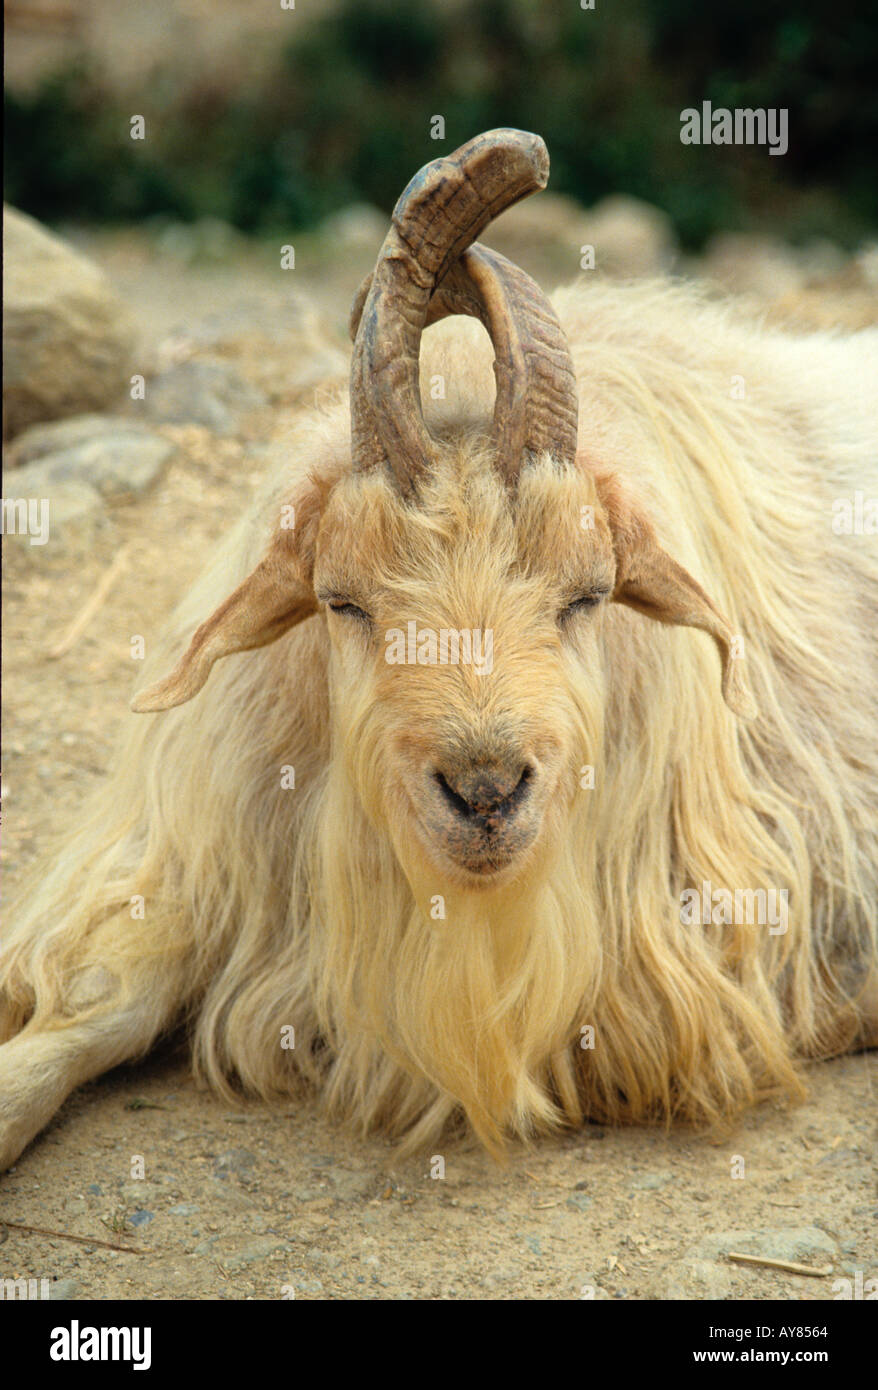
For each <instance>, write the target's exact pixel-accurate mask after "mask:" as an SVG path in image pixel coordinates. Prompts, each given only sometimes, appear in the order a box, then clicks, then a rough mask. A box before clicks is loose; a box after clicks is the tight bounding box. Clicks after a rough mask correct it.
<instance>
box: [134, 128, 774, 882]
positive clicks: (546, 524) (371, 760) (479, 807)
mask: <svg viewBox="0 0 878 1390" xmlns="http://www.w3.org/2000/svg"><path fill="white" fill-rule="evenodd" d="M547 176H548V157H547V155H546V150H545V146H544V145H543V143H542V141H541V140H539V139H538V138H537V137H536V136H533V135H527V134H523V133H522V132H520V131H492V132H489V133H488V134H486V135H483V136H478V137H477V138H476V139H475V140H472V141H470V142H469V143H468V144H467V145H464V146H463V147H462V148H461V149H460V150H458V151H457V152H456V153H455V154H454V155H452V156H451V157H450V158H448V159H441V160H437V161H436V162H435V163H434V164H432V165H429V166H427V168H426V169H424V170H422V171H421V173H420V174H419V175H417V176H416V177H415V179H413V180H412V182H411V184H410V185H409V187H408V188H407V189H406V191H405V192H404V193H403V195H402V198H401V199H400V201H399V203H398V204H397V206H396V209H395V211H394V218H393V225H392V226H391V229H390V231H389V232H388V235H387V238H386V240H385V243H384V245H383V247H382V248H381V254H380V255H379V258H378V264H377V266H376V269H375V272H374V274H373V275H372V276H370V277H369V278H368V280H367V281H366V283H365V284H364V286H363V288H362V289H361V291H360V294H359V295H358V297H357V300H356V302H355V305H354V311H353V315H352V321H351V327H352V331H353V332H354V335H355V345H354V354H353V359H352V366H351V447H350V457H349V459H348V460H346V462H345V464H344V466H342V467H337V468H336V470H335V472H334V473H333V474H332V476H330V471H329V470H327V471H326V473H325V474H324V476H323V478H322V481H321V480H320V479H318V478H316V477H315V478H313V479H312V481H311V482H310V483H309V485H308V487H307V488H306V489H305V491H304V492H303V494H302V495H301V496H300V497H299V498H297V499H295V515H296V525H295V527H294V528H293V529H292V530H286V531H285V530H280V531H278V532H277V533H276V534H275V537H274V539H273V541H272V543H271V546H270V548H269V550H268V553H267V554H266V556H265V558H264V559H263V561H262V562H261V564H259V565H258V566H257V568H256V569H255V570H254V571H253V573H252V574H251V575H250V577H249V578H248V579H247V580H245V581H244V583H243V584H242V585H240V586H239V588H238V589H236V590H235V592H234V593H233V594H232V595H231V596H230V597H229V598H228V599H227V600H226V602H225V603H224V604H222V605H221V607H220V608H219V609H217V611H216V613H215V614H214V615H213V617H212V618H209V619H208V621H207V622H206V623H204V624H203V625H202V626H201V627H200V628H199V629H198V631H197V632H196V634H195V636H194V638H193V640H192V644H191V646H190V648H189V651H188V652H187V653H186V655H185V656H184V658H183V660H182V661H181V663H180V665H179V666H178V667H177V669H176V670H175V671H174V672H172V674H171V675H170V676H169V677H167V678H166V679H165V680H164V681H161V682H160V683H159V684H158V685H157V686H155V687H153V688H152V689H150V690H148V691H146V692H144V693H143V694H142V695H140V696H139V697H138V698H137V700H136V701H135V704H134V707H135V709H139V710H158V709H166V708H168V707H170V706H171V705H174V704H180V703H182V702H183V701H184V700H188V699H190V698H191V696H192V695H194V694H195V693H196V692H197V691H198V690H199V689H200V688H201V686H202V685H203V684H204V682H205V680H206V679H207V676H208V674H209V672H210V668H211V666H212V665H213V663H214V661H216V660H217V659H218V658H219V657H221V656H225V655H228V654H230V653H232V652H240V651H246V650H248V649H250V648H253V647H259V646H264V645H265V644H266V643H268V642H272V641H274V640H275V639H276V638H278V637H280V636H281V635H282V634H283V633H284V632H286V631H287V629H288V628H290V627H292V626H293V625H294V624H295V623H298V622H300V621H301V620H302V619H303V618H307V617H309V616H311V615H313V614H315V613H317V612H318V611H319V610H320V609H321V607H324V608H325V609H326V621H327V623H328V625H329V631H330V635H331V640H332V647H333V660H332V670H331V683H332V690H331V696H332V699H331V705H332V719H333V721H334V725H335V730H336V746H335V750H334V769H333V770H337V765H341V764H343V766H344V770H345V775H346V776H347V778H348V780H349V782H352V783H353V785H354V786H355V788H356V790H357V792H358V794H359V799H360V801H361V803H362V806H363V808H364V809H365V811H366V814H367V815H368V816H369V817H370V819H371V820H372V821H373V823H375V824H378V825H382V826H384V827H385V828H386V829H387V831H388V833H389V835H390V838H391V841H392V843H393V847H394V849H395V851H396V854H397V857H398V859H399V860H400V862H401V863H402V865H403V868H404V869H405V872H406V875H407V877H408V879H409V882H410V884H411V885H412V886H413V887H414V886H415V884H416V881H419V882H420V883H421V885H422V888H423V889H425V890H426V889H427V888H428V886H429V881H431V880H432V881H435V876H436V874H437V873H439V874H441V875H444V877H445V879H446V880H447V881H448V882H453V883H454V884H455V885H456V886H457V887H458V888H463V889H470V888H472V889H480V890H482V891H484V890H485V888H486V887H495V888H500V887H505V886H508V885H509V884H513V885H516V886H517V884H518V882H519V880H521V879H523V878H525V877H526V876H527V875H530V876H531V877H533V876H534V875H535V874H536V873H537V864H538V862H539V863H540V864H541V865H542V867H543V870H544V871H545V867H546V865H547V864H548V854H549V850H548V847H549V846H552V845H554V846H555V847H559V846H560V845H561V844H562V843H563V841H564V838H565V837H564V834H563V831H564V821H565V817H566V816H569V814H570V808H571V802H572V799H573V797H574V796H575V795H576V792H577V791H578V789H579V780H578V776H577V770H578V769H579V768H580V767H581V766H582V765H583V764H586V765H589V764H595V763H596V762H597V761H598V752H599V746H600V740H601V727H602V721H601V708H602V689H601V679H602V678H601V664H600V659H599V638H600V630H601V627H602V625H603V624H604V622H605V619H604V618H603V616H602V611H601V610H602V608H603V607H604V606H605V603H606V600H608V599H609V598H612V599H613V600H614V601H616V602H620V603H626V604H628V605H629V606H631V607H633V608H635V609H637V610H638V611H639V612H642V613H645V614H647V615H649V616H650V617H653V618H657V619H659V621H661V622H664V623H680V624H686V625H689V626H694V627H700V628H702V629H703V630H705V631H707V632H709V633H710V634H711V636H712V637H713V638H714V640H715V641H716V643H717V645H718V646H719V648H720V651H721V653H722V657H723V663H724V675H723V692H724V694H725V696H726V699H727V701H728V703H729V704H730V705H731V706H732V708H733V709H736V710H737V711H738V712H740V713H748V712H751V711H750V709H749V696H748V694H747V691H746V688H745V686H744V683H743V674H742V662H741V661H740V659H734V658H737V657H738V651H737V649H736V648H737V644H736V643H734V641H733V636H732V633H731V630H730V628H729V625H728V623H727V621H726V620H725V619H724V618H723V616H722V614H720V613H719V612H718V610H717V609H716V607H715V606H714V604H713V603H712V602H711V600H710V599H709V598H708V596H707V595H706V594H705V593H704V591H703V590H702V589H701V588H700V586H699V585H698V584H697V583H696V581H695V580H694V579H693V578H692V577H691V576H690V575H689V574H687V572H686V571H685V570H684V569H682V568H681V566H679V565H678V564H677V563H676V562H675V561H674V560H673V559H671V557H670V556H669V555H668V554H667V553H666V552H665V551H664V550H663V549H662V548H661V546H660V545H659V544H658V543H657V541H656V539H655V536H654V534H653V531H652V528H651V527H650V525H649V523H648V521H647V520H646V518H644V517H643V516H641V515H639V514H638V513H637V512H636V510H635V509H633V508H632V507H631V505H630V503H629V502H628V501H626V499H625V498H624V497H623V496H621V495H620V494H619V492H618V490H617V488H616V486H615V484H614V481H613V478H612V476H611V475H607V474H604V473H599V472H598V471H596V470H595V469H594V468H593V466H591V465H590V464H589V463H587V462H586V461H585V460H583V459H582V458H580V457H579V456H578V455H577V413H578V406H577V388H576V381H575V377H574V372H573V365H572V361H571V358H570V353H569V349H568V346H567V343H566V340H565V338H564V334H563V331H562V329H561V326H560V324H559V323H558V320H557V318H556V317H555V314H554V312H553V310H552V308H551V306H550V305H549V303H548V302H547V301H546V300H545V299H544V297H543V296H542V294H541V292H540V291H539V289H538V288H537V286H536V285H535V284H534V283H533V281H532V280H530V279H529V278H528V277H527V276H526V275H524V274H523V272H522V271H520V270H519V269H518V268H517V267H515V266H513V265H511V264H510V263H509V262H508V261H506V260H504V258H503V257H502V256H498V255H497V254H496V253H494V252H492V251H489V250H488V249H487V248H485V247H481V246H479V245H478V243H477V242H473V238H474V237H475V236H477V235H478V233H479V232H480V231H481V230H482V228H483V227H484V226H485V225H486V224H487V222H488V221H489V220H490V218H491V217H492V216H496V215H497V213H498V212H500V211H502V210H503V208H504V207H507V206H509V205H510V204H511V203H513V202H515V201H517V200H518V199H519V198H521V197H524V196H526V195H527V194H528V193H531V192H533V191H535V190H536V189H537V188H540V187H542V186H543V185H544V184H545V182H546V178H547ZM452 314H471V315H474V316H475V317H477V318H479V319H480V320H481V321H482V323H483V324H484V326H485V327H486V328H487V329H488V332H489V335H490V337H491V341H492V343H493V346H494V352H495V365H494V370H495V376H496V382H497V390H496V400H495V405H494V415H493V422H492V424H491V429H490V433H489V434H485V433H484V432H482V433H479V432H477V430H476V427H475V426H472V427H470V429H469V430H466V429H464V428H463V427H457V428H456V429H452V430H451V431H450V432H449V433H446V435H444V436H441V437H436V436H434V435H433V434H431V433H430V431H429V430H428V428H427V426H426V423H425V421H424V417H423V414H422V411H421V402H420V396H419V389H418V356H419V349H420V339H421V333H422V330H423V328H424V327H425V325H427V324H429V323H432V322H435V321H436V320H437V319H440V318H443V317H445V316H446V315H452ZM553 831H554V832H555V833H554V834H553V833H552V832H553ZM541 851H542V853H541ZM425 864H426V865H427V866H428V867H427V868H426V869H425V868H424V865H425Z"/></svg>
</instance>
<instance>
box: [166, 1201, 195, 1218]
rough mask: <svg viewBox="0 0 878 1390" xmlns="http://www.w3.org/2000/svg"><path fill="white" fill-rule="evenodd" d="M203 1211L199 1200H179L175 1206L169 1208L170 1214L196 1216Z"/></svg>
mask: <svg viewBox="0 0 878 1390" xmlns="http://www.w3.org/2000/svg"><path fill="white" fill-rule="evenodd" d="M199 1211H201V1207H200V1206H199V1205H198V1203H197V1202H178V1203H177V1205H176V1206H175V1207H169V1208H168V1216H194V1215H195V1213H196V1212H199Z"/></svg>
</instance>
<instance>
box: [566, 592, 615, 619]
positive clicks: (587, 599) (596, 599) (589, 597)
mask: <svg viewBox="0 0 878 1390" xmlns="http://www.w3.org/2000/svg"><path fill="white" fill-rule="evenodd" d="M609 592H610V591H609V589H592V590H591V591H590V592H589V593H587V594H580V595H579V597H578V598H575V599H573V600H572V601H571V602H570V603H567V604H565V605H564V607H563V608H562V609H560V611H559V613H558V621H559V623H563V622H566V621H567V620H568V618H573V617H575V616H576V614H577V613H582V612H585V610H586V609H589V608H597V606H598V604H599V603H600V602H601V600H602V599H605V598H607V597H608V595H609Z"/></svg>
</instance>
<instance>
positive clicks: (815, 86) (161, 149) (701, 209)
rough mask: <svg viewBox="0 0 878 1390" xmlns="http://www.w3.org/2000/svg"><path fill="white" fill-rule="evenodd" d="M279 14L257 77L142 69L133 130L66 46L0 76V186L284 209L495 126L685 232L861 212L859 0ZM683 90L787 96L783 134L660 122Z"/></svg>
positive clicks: (360, 4)
mask: <svg viewBox="0 0 878 1390" xmlns="http://www.w3.org/2000/svg"><path fill="white" fill-rule="evenodd" d="M297 32H298V37H297V38H296V40H295V41H292V42H289V44H288V46H287V47H286V48H284V47H280V46H277V45H275V47H274V49H273V50H272V51H271V53H270V54H267V55H266V62H265V64H264V65H263V66H264V71H262V70H261V71H260V78H259V82H258V84H254V83H252V82H245V83H238V84H235V83H230V82H229V81H228V75H227V74H221V73H217V74H215V75H212V74H210V73H201V74H199V76H198V79H197V81H196V80H193V79H192V74H191V73H190V74H188V75H186V80H183V78H182V76H181V74H184V73H185V70H184V69H182V68H179V69H178V71H177V72H176V73H175V72H174V71H171V70H169V71H166V72H159V73H155V74H153V75H152V76H151V77H150V81H149V86H148V92H149V107H148V110H147V111H145V112H144V113H143V114H145V115H146V117H147V123H148V129H147V139H146V140H145V141H143V142H138V141H132V140H131V139H130V138H129V134H128V130H129V124H128V123H129V117H130V113H131V109H132V108H131V105H130V103H131V100H132V98H131V97H130V96H129V97H128V98H127V100H128V103H129V104H128V105H127V107H126V105H125V101H124V100H123V99H122V98H121V97H118V96H112V95H111V92H112V87H111V85H110V84H108V82H107V81H106V78H105V74H102V73H101V72H100V71H99V70H98V69H97V68H96V66H95V65H94V62H93V61H91V60H89V59H88V58H87V57H85V56H83V58H82V59H81V60H79V61H77V62H76V63H74V64H72V65H70V66H68V67H67V68H66V69H65V70H64V71H60V72H58V73H56V74H55V75H54V76H53V77H52V78H51V80H47V81H44V83H43V84H42V85H41V86H40V87H39V88H38V89H36V90H35V91H32V92H29V93H27V94H15V93H7V99H6V136H5V139H6V160H7V178H6V193H7V197H8V199H9V200H10V201H11V202H13V203H15V204H17V205H18V206H20V207H23V208H24V209H26V210H27V211H29V212H31V213H33V214H34V215H35V216H37V217H40V218H42V219H44V220H47V221H56V220H59V219H70V218H79V219H87V220H91V221H113V220H125V221H131V220H137V219H141V218H146V217H151V216H155V215H157V214H165V215H169V216H172V217H174V218H178V219H182V220H190V219H195V218H199V217H203V216H211V217H218V218H221V219H223V220H226V221H228V222H230V223H232V224H234V225H235V226H238V227H241V228H243V229H245V230H259V229H264V228H271V227H279V226H282V227H284V228H288V229H296V228H302V227H308V226H311V225H313V224H314V223H315V222H317V221H319V220H320V219H322V218H323V217H325V216H326V215H327V214H328V213H330V212H332V211H334V210H335V209H337V208H339V207H341V206H343V205H345V204H348V203H351V202H357V201H366V202H370V203H374V204H376V205H377V206H379V207H381V208H383V209H385V210H389V209H390V207H391V206H392V205H393V202H394V200H395V198H396V197H397V195H398V194H399V192H400V190H401V189H402V187H403V186H404V184H405V183H406V182H407V180H408V178H409V177H410V176H411V174H412V173H413V172H414V170H415V169H416V168H418V167H419V166H420V165H421V164H423V163H424V162H425V161H426V160H427V159H429V158H434V157H436V156H437V155H439V154H440V153H442V152H448V151H450V150H452V149H454V148H455V147H456V146H457V145H458V144H460V143H461V142H462V141H463V140H465V139H467V138H468V137H469V136H471V135H473V134H475V133H476V132H477V131H479V130H484V129H488V128H490V127H492V126H497V125H515V126H519V127H523V128H525V129H532V130H536V131H538V132H539V133H540V134H541V135H543V137H544V138H545V140H546V142H547V144H548V146H549V150H550V153H551V157H552V188H553V189H554V190H555V191H558V192H567V193H570V194H572V195H574V196H575V197H576V198H578V199H579V200H580V201H581V202H583V203H585V204H589V203H592V202H594V201H596V200H597V199H599V198H601V197H602V196H604V195H605V194H608V193H615V192H625V193H630V194H633V195H635V196H637V197H640V198H644V199H646V200H648V201H649V202H651V203H654V204H656V205H657V206H659V207H661V208H663V209H664V210H665V211H667V212H668V213H669V214H670V216H671V218H672V220H673V223H674V225H675V228H676V230H677V233H678V235H679V237H680V239H681V240H682V242H683V244H684V245H685V246H687V247H690V248H696V247H698V246H700V245H701V244H702V243H703V242H704V240H705V239H706V238H707V237H708V236H709V235H710V234H712V233H713V232H715V231H717V230H720V229H724V230H728V229H744V230H763V231H775V232H780V233H782V234H783V235H786V236H788V237H791V238H792V239H799V238H803V237H806V236H813V235H825V236H830V237H832V238H834V239H835V240H837V241H840V242H841V243H842V244H844V245H848V246H850V245H853V244H855V243H856V241H857V240H859V239H860V238H861V237H862V236H863V235H864V234H867V233H869V232H870V231H871V232H872V233H873V234H874V230H875V228H876V227H878V179H876V177H875V164H874V151H875V149H876V146H878V83H876V73H878V11H876V7H875V5H874V3H872V0H836V2H835V3H834V4H833V5H832V6H826V5H825V3H823V0H804V2H803V3H799V4H798V5H796V6H795V7H791V5H790V4H787V3H784V4H779V3H777V0H714V3H713V4H712V5H711V6H710V7H706V6H704V5H703V4H700V3H698V0H625V3H624V5H622V4H618V3H616V4H611V3H610V0H597V7H596V9H595V10H594V11H588V10H582V9H581V8H580V5H579V3H578V0H551V3H547V0H459V3H457V4H449V3H448V0H341V3H340V4H339V6H338V8H337V9H336V10H335V11H334V12H333V13H332V14H331V15H326V16H325V17H323V18H319V19H317V20H315V21H313V22H311V23H309V24H308V25H303V26H302V27H301V29H299V30H298V31H297ZM181 61H182V60H181ZM702 100H708V101H711V102H712V103H713V105H714V106H715V107H716V106H725V107H731V108H734V107H736V106H744V107H788V108H789V113H790V114H789V132H790V148H789V152H788V153H787V154H786V155H785V156H783V157H772V156H769V154H768V150H767V148H765V147H761V148H760V147H751V148H747V147H735V146H719V147H718V146H684V145H682V144H681V143H680V138H679V136H680V112H681V110H682V109H684V108H685V107H688V106H696V107H697V106H700V104H701V102H702ZM134 109H135V110H138V111H141V110H142V106H140V105H136V106H135V107H134ZM434 115H441V116H443V117H444V119H445V122H446V138H445V140H444V141H431V140H430V138H429V131H430V118H431V117H432V116H434Z"/></svg>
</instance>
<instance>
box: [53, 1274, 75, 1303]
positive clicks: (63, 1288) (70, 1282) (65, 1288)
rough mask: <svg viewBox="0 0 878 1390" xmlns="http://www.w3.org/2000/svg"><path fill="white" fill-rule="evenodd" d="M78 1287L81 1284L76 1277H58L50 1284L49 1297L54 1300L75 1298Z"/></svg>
mask: <svg viewBox="0 0 878 1390" xmlns="http://www.w3.org/2000/svg"><path fill="white" fill-rule="evenodd" d="M78 1287H79V1285H78V1284H77V1282H76V1280H75V1279H56V1280H54V1282H53V1283H51V1284H50V1285H49V1298H50V1299H51V1300H52V1301H53V1302H60V1301H63V1300H64V1299H67V1298H75V1297H76V1290H77V1289H78Z"/></svg>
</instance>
